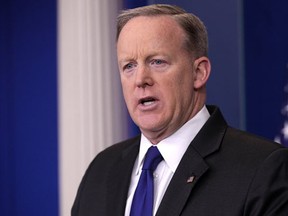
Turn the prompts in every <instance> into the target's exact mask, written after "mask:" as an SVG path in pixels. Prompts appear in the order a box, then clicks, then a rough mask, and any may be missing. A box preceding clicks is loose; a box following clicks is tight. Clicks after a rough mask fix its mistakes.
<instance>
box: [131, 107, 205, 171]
mask: <svg viewBox="0 0 288 216" xmlns="http://www.w3.org/2000/svg"><path fill="white" fill-rule="evenodd" d="M209 117H210V114H209V112H208V110H207V108H206V106H204V107H203V108H202V109H201V110H200V111H199V112H198V113H197V114H196V115H195V116H194V117H193V118H192V119H190V120H189V121H188V122H186V123H185V124H184V125H183V126H182V127H181V128H179V129H178V130H177V131H176V132H175V133H173V134H172V135H171V136H169V137H167V138H165V139H163V140H162V141H160V142H159V143H158V144H157V147H158V149H159V151H160V153H161V155H162V156H163V158H164V161H165V162H166V163H167V165H168V167H169V168H170V169H171V171H172V172H173V173H174V172H175V171H176V169H177V167H178V164H179V163H180V160H181V158H182V157H183V155H184V153H185V151H186V150H187V148H188V146H189V144H190V143H191V141H192V140H193V139H194V138H195V136H196V135H197V133H198V132H199V131H200V129H201V128H202V127H203V125H204V124H205V122H206V121H207V120H208V118H209ZM150 146H152V143H151V142H150V141H149V140H148V139H147V138H146V137H145V136H144V135H143V134H141V142H140V150H139V154H138V158H137V161H136V164H135V165H136V169H135V171H136V172H135V174H136V175H137V174H138V173H139V170H140V169H141V167H142V164H143V160H144V158H145V154H146V152H147V150H148V148H149V147H150Z"/></svg>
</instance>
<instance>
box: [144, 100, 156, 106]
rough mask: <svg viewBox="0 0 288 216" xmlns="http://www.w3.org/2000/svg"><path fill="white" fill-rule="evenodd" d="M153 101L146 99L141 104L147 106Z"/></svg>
mask: <svg viewBox="0 0 288 216" xmlns="http://www.w3.org/2000/svg"><path fill="white" fill-rule="evenodd" d="M153 103H154V101H146V102H144V103H143V105H144V106H148V105H151V104H153Z"/></svg>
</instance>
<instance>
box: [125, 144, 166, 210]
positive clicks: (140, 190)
mask: <svg viewBox="0 0 288 216" xmlns="http://www.w3.org/2000/svg"><path fill="white" fill-rule="evenodd" d="M162 160H163V157H162V155H161V154H160V152H159V150H158V148H157V147H154V146H151V147H150V148H149V149H148V151H147V153H146V156H145V161H144V164H143V167H142V173H141V176H140V179H139V182H138V185H137V188H136V191H135V193H134V197H133V201H132V205H131V211H130V216H152V215H153V203H154V200H153V197H154V180H153V172H154V171H155V169H156V167H157V166H158V164H159V163H160V162H161V161H162Z"/></svg>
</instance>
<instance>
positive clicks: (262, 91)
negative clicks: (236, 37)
mask: <svg viewBox="0 0 288 216" xmlns="http://www.w3.org/2000/svg"><path fill="white" fill-rule="evenodd" d="M287 9H288V1H286V0H278V1H277V2H276V1H272V0H265V1H263V0H253V1H251V0H245V1H244V27H245V28H244V33H245V62H246V66H245V72H246V73H245V77H246V93H247V94H246V113H247V115H246V122H247V130H248V131H251V132H253V133H256V134H259V135H261V136H265V137H267V138H270V139H274V137H275V136H276V135H277V134H278V133H280V132H281V130H282V128H283V123H284V120H285V118H286V115H282V114H281V109H282V107H284V106H285V105H287V93H285V92H284V87H285V85H286V84H287V81H288V68H287V67H288V52H287V50H288V28H287V23H288V13H287ZM285 94H286V95H285Z"/></svg>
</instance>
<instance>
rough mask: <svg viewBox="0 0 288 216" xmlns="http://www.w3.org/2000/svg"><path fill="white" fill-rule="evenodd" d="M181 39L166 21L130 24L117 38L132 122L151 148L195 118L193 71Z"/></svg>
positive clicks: (141, 20) (148, 19) (162, 18)
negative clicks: (151, 145) (150, 143)
mask: <svg viewBox="0 0 288 216" xmlns="http://www.w3.org/2000/svg"><path fill="white" fill-rule="evenodd" d="M184 38H185V34H184V31H183V30H182V29H181V28H180V27H179V25H178V24H177V23H176V22H175V21H174V20H173V19H172V18H171V17H169V16H158V17H143V16H140V17H136V18H133V19H132V20H130V21H129V22H128V23H127V24H126V25H125V26H124V28H123V29H122V31H121V33H120V35H119V39H118V42H117V55H118V65H119V70H120V76H121V83H122V88H123V93H124V98H125V101H126V104H127V107H128V110H129V113H130V115H131V117H132V119H133V121H134V122H135V123H136V124H137V125H138V126H139V128H140V130H141V131H142V133H144V135H145V136H146V137H147V138H148V139H150V141H151V142H153V143H158V142H159V141H160V140H162V139H163V138H166V137H167V136H169V135H171V134H172V133H174V132H175V131H176V130H177V129H178V128H180V127H181V126H182V125H183V124H184V123H185V122H187V121H188V120H189V119H191V118H192V117H193V115H195V113H194V104H195V90H194V79H195V68H194V63H193V57H192V55H191V54H188V52H187V51H185V49H184ZM196 98H197V96H196Z"/></svg>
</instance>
